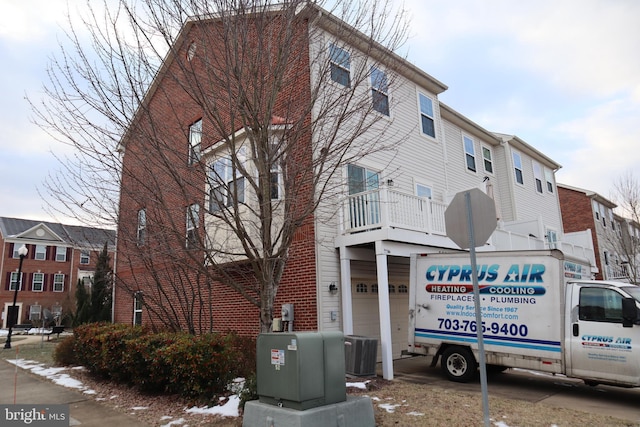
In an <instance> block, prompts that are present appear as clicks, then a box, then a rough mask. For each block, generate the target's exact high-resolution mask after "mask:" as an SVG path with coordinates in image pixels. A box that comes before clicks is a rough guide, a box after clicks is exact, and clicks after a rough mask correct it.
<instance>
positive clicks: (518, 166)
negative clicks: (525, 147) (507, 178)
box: [511, 151, 524, 185]
mask: <svg viewBox="0 0 640 427" xmlns="http://www.w3.org/2000/svg"><path fill="white" fill-rule="evenodd" d="M511 157H512V158H513V170H514V172H515V174H516V182H517V183H518V184H523V185H524V177H523V175H522V157H520V153H518V152H517V151H512V152H511Z"/></svg>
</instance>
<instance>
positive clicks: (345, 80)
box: [329, 43, 351, 87]
mask: <svg viewBox="0 0 640 427" xmlns="http://www.w3.org/2000/svg"><path fill="white" fill-rule="evenodd" d="M329 65H330V67H331V80H333V81H334V82H336V83H340V84H341V85H343V86H346V87H350V86H351V75H350V74H351V55H350V54H349V52H347V51H346V50H344V49H342V48H340V47H338V46H336V45H335V44H334V43H330V44H329Z"/></svg>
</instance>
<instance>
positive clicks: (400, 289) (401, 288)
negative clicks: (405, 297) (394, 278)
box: [398, 285, 409, 294]
mask: <svg viewBox="0 0 640 427" xmlns="http://www.w3.org/2000/svg"><path fill="white" fill-rule="evenodd" d="M398 293H399V294H407V293H409V288H408V287H407V285H398Z"/></svg>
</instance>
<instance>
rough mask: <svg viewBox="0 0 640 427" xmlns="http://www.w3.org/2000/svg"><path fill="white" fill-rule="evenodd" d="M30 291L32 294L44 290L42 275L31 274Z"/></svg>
mask: <svg viewBox="0 0 640 427" xmlns="http://www.w3.org/2000/svg"><path fill="white" fill-rule="evenodd" d="M31 290H32V291H33V292H42V291H43V290H44V273H33V279H31Z"/></svg>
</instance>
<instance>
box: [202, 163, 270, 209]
mask: <svg viewBox="0 0 640 427" xmlns="http://www.w3.org/2000/svg"><path fill="white" fill-rule="evenodd" d="M243 157H244V154H243V153H242V152H240V153H239V154H238V161H243ZM272 172H273V171H272ZM271 179H272V183H273V175H272V176H271ZM271 191H272V196H273V188H272V190H271ZM234 198H235V199H234ZM234 200H236V201H237V203H244V177H243V176H242V175H241V174H240V172H239V171H238V168H236V167H234V165H233V161H232V160H231V158H229V157H221V158H219V159H217V160H215V161H214V162H213V163H212V164H211V165H210V166H209V212H211V213H214V212H219V211H222V210H223V208H224V207H230V206H233V204H234Z"/></svg>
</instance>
